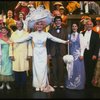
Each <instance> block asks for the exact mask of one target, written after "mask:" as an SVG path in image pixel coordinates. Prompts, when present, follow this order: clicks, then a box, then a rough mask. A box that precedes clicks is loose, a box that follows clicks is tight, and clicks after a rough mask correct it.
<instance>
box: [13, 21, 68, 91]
mask: <svg viewBox="0 0 100 100" xmlns="http://www.w3.org/2000/svg"><path fill="white" fill-rule="evenodd" d="M44 27H45V26H44V22H43V21H38V22H36V23H35V28H36V31H35V32H31V33H30V34H29V35H28V36H27V37H24V38H22V39H19V40H15V41H14V42H24V41H26V40H29V39H32V41H33V44H34V46H33V64H32V65H33V67H32V68H33V70H32V72H33V84H32V85H33V87H35V88H36V91H39V90H41V91H44V92H50V91H54V89H53V88H52V87H51V86H50V85H49V81H48V75H47V72H48V71H47V69H48V66H47V49H46V40H47V39H51V40H52V41H54V42H58V43H64V44H67V41H66V40H61V39H59V38H56V37H54V36H52V35H51V34H50V33H48V32H44V31H43V29H44Z"/></svg>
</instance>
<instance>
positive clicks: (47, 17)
mask: <svg viewBox="0 0 100 100" xmlns="http://www.w3.org/2000/svg"><path fill="white" fill-rule="evenodd" d="M52 20H53V16H52V14H51V13H50V11H49V10H47V9H44V7H43V5H40V6H38V7H37V8H36V9H33V11H32V10H31V12H29V14H28V15H27V16H26V19H25V21H27V23H28V28H33V27H34V24H35V23H36V22H38V21H44V22H45V23H46V25H48V24H50V23H51V22H52Z"/></svg>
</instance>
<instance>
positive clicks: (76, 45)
mask: <svg viewBox="0 0 100 100" xmlns="http://www.w3.org/2000/svg"><path fill="white" fill-rule="evenodd" d="M71 36H72V35H69V37H68V39H69V40H70V41H71V44H70V46H69V52H70V54H71V55H73V57H74V62H73V75H72V77H71V78H70V79H69V78H68V77H66V83H65V87H66V88H68V89H77V90H80V89H84V86H85V67H84V60H80V59H79V56H80V38H79V34H78V35H77V38H76V40H73V39H72V38H71Z"/></svg>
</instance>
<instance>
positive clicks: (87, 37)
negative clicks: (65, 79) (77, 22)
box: [82, 30, 100, 87]
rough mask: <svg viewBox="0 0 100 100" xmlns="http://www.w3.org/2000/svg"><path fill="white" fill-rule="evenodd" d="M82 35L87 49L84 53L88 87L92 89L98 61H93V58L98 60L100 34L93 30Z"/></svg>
mask: <svg viewBox="0 0 100 100" xmlns="http://www.w3.org/2000/svg"><path fill="white" fill-rule="evenodd" d="M82 34H83V35H84V42H85V47H86V48H85V51H84V62H85V72H86V87H91V86H92V84H91V81H92V78H93V74H94V70H95V66H96V63H97V60H92V57H93V55H95V56H96V57H97V58H98V52H99V43H100V39H99V34H98V33H96V32H95V31H93V30H90V31H88V30H87V31H84V32H82Z"/></svg>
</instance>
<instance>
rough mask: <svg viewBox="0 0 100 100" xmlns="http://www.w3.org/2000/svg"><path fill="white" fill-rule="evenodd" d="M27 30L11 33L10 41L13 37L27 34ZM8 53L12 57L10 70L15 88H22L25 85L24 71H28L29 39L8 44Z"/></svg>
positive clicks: (30, 47)
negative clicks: (12, 73) (13, 77)
mask: <svg viewBox="0 0 100 100" xmlns="http://www.w3.org/2000/svg"><path fill="white" fill-rule="evenodd" d="M27 35H28V32H26V31H25V30H23V29H22V30H16V31H15V32H13V34H12V35H11V38H10V39H11V41H14V40H15V39H20V38H22V37H24V36H27ZM9 55H10V56H11V57H14V61H12V70H13V71H14V75H15V81H16V82H15V83H16V87H17V88H22V87H25V86H26V77H27V76H26V75H27V74H26V73H27V72H28V71H29V60H28V59H27V58H28V56H32V45H31V41H26V42H23V43H14V44H11V45H10V51H9Z"/></svg>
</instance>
